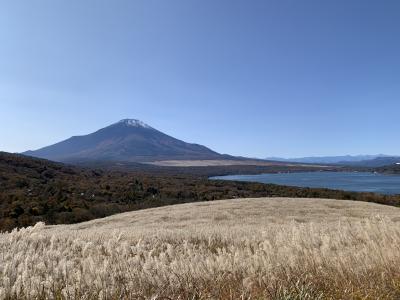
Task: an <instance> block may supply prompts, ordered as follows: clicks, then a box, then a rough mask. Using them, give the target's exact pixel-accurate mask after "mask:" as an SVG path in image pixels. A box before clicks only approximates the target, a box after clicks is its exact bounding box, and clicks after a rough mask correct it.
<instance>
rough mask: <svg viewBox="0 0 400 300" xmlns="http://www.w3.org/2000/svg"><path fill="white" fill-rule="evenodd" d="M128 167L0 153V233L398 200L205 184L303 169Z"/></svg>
mask: <svg viewBox="0 0 400 300" xmlns="http://www.w3.org/2000/svg"><path fill="white" fill-rule="evenodd" d="M131 167H132V168H131V171H129V172H125V171H117V170H116V171H106V170H100V169H90V168H78V167H72V166H67V165H63V164H59V163H53V162H50V161H47V160H42V159H35V158H30V157H25V156H21V155H15V154H9V153H0V231H1V230H10V229H12V228H14V227H20V226H28V225H32V224H35V223H36V222H39V221H44V222H46V223H48V224H61V223H67V224H68V223H76V222H82V221H87V220H91V219H95V218H99V217H105V216H109V215H111V214H115V213H119V212H124V211H131V210H137V209H142V208H149V207H156V206H163V205H169V204H177V203H185V202H196V201H207V200H215V199H226V198H234V197H236V198H238V197H241V198H243V197H265V196H283V197H314V198H315V197H321V198H334V199H354V200H361V201H370V202H377V203H385V204H390V205H399V204H400V197H399V196H397V197H396V196H382V195H375V194H369V193H352V192H342V191H332V190H327V189H309V188H293V187H284V186H276V185H265V184H259V183H244V182H226V181H210V180H208V179H207V176H209V175H217V174H226V173H241V172H276V171H284V170H286V171H287V170H306V169H305V168H304V167H291V168H288V167H284V166H275V167H273V166H271V167H260V166H226V167H214V168H213V167H207V168H204V167H198V168H163V167H155V166H143V165H135V167H133V165H132V166H131Z"/></svg>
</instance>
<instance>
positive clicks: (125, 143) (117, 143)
mask: <svg viewBox="0 0 400 300" xmlns="http://www.w3.org/2000/svg"><path fill="white" fill-rule="evenodd" d="M23 154H25V155H29V156H34V157H40V158H45V159H50V160H54V161H61V162H76V161H86V160H105V161H155V160H164V159H217V158H222V157H224V156H222V155H221V154H219V153H217V152H215V151H213V150H211V149H209V148H207V147H205V146H202V145H199V144H192V143H186V142H184V141H181V140H178V139H176V138H174V137H171V136H169V135H167V134H164V133H162V132H161V131H158V130H156V129H154V128H152V127H151V126H149V125H147V124H145V123H144V122H142V121H139V120H136V119H124V120H121V121H119V122H117V123H115V124H112V125H110V126H107V127H105V128H102V129H100V130H98V131H96V132H94V133H91V134H88V135H83V136H73V137H71V138H69V139H67V140H64V141H61V142H59V143H56V144H54V145H50V146H47V147H44V148H41V149H38V150H36V151H27V152H24V153H23Z"/></svg>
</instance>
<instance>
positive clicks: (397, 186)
mask: <svg viewBox="0 0 400 300" xmlns="http://www.w3.org/2000/svg"><path fill="white" fill-rule="evenodd" d="M211 179H219V180H236V181H252V182H261V183H273V184H279V185H289V186H298V187H311V188H328V189H335V190H344V191H355V192H373V193H380V194H400V175H382V174H375V173H364V172H305V173H279V174H259V175H228V176H217V177H212V178H211Z"/></svg>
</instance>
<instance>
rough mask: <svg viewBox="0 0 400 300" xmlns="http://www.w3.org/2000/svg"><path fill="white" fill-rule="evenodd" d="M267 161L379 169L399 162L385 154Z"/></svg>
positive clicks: (277, 158) (399, 160) (397, 159)
mask: <svg viewBox="0 0 400 300" xmlns="http://www.w3.org/2000/svg"><path fill="white" fill-rule="evenodd" d="M267 159H268V160H275V161H282V162H298V163H309V164H337V165H352V166H366V167H380V166H385V165H391V164H395V163H397V162H400V157H399V156H390V155H385V154H376V155H355V156H352V155H344V156H314V157H313V156H311V157H300V158H281V157H269V158H267Z"/></svg>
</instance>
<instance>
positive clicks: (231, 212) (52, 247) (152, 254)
mask: <svg viewBox="0 0 400 300" xmlns="http://www.w3.org/2000/svg"><path fill="white" fill-rule="evenodd" d="M377 216H379V217H377ZM399 225H400V209H399V208H393V207H389V206H382V205H377V204H371V203H361V202H353V201H336V200H323V199H282V198H268V199H235V200H226V201H214V202H201V203H191V204H183V205H175V206H169V207H163V208H154V209H149V210H142V211H138V212H129V213H123V214H120V215H115V216H111V217H108V218H104V219H99V220H93V221H90V222H86V223H81V224H76V225H57V226H50V227H49V226H44V225H43V224H38V225H36V226H35V227H34V228H28V229H23V230H21V231H13V232H12V233H6V234H0V298H1V299H3V298H6V299H14V298H15V299H17V298H19V299H33V298H35V299H49V298H51V299H271V300H272V299H274V300H282V299H299V300H300V299H301V300H315V299H321V300H322V299H399V298H400V252H399V247H400V226H399Z"/></svg>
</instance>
